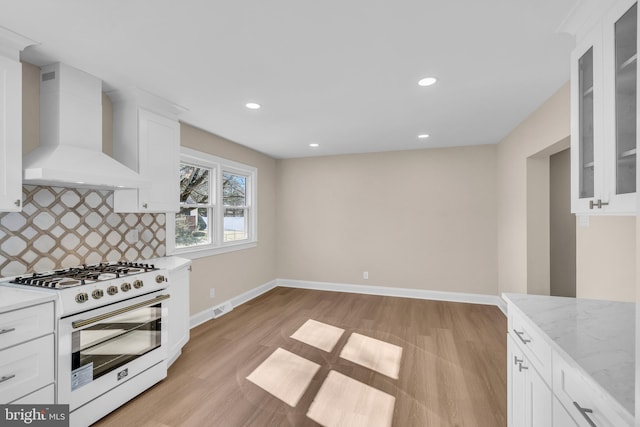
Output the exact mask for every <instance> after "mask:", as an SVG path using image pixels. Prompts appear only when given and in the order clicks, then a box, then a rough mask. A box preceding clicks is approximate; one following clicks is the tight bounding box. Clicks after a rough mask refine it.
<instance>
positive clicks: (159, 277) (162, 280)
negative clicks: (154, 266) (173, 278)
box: [156, 274, 167, 283]
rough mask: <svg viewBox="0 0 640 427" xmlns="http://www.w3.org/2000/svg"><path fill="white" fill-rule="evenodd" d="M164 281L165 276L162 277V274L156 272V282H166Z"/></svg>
mask: <svg viewBox="0 0 640 427" xmlns="http://www.w3.org/2000/svg"><path fill="white" fill-rule="evenodd" d="M166 281H167V279H166V277H164V276H163V275H162V274H158V275H157V276H156V283H162V282H166Z"/></svg>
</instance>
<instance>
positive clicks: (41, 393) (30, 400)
mask: <svg viewBox="0 0 640 427" xmlns="http://www.w3.org/2000/svg"><path fill="white" fill-rule="evenodd" d="M53 403H55V390H54V387H53V384H49V385H48V386H46V387H44V388H41V389H40V390H38V391H34V392H33V393H30V394H27V395H26V396H24V397H21V398H20V399H18V400H14V401H13V402H11V404H12V405H49V404H53Z"/></svg>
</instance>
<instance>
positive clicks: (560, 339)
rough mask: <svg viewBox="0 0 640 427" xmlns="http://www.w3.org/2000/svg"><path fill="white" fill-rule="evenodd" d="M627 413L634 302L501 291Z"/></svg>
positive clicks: (631, 406)
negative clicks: (505, 292)
mask: <svg viewBox="0 0 640 427" xmlns="http://www.w3.org/2000/svg"><path fill="white" fill-rule="evenodd" d="M503 298H504V299H505V300H506V301H507V303H509V309H511V307H512V305H513V306H515V307H516V309H517V310H519V311H521V312H522V314H524V315H525V316H526V317H528V318H529V319H530V320H531V321H532V322H533V323H534V324H535V325H537V326H538V328H540V330H541V331H542V332H543V333H544V334H545V335H546V336H547V338H548V341H549V344H550V345H551V346H552V348H553V349H554V350H556V351H558V352H559V353H560V354H562V355H563V356H565V358H566V356H568V357H569V358H571V359H573V360H574V361H575V362H576V363H577V365H578V366H579V367H580V368H581V369H582V370H583V371H584V373H586V374H587V375H589V376H590V377H591V378H592V379H593V380H594V381H595V382H596V383H597V384H598V385H600V387H601V388H603V389H604V390H605V391H607V392H608V393H609V394H610V395H611V396H612V397H613V398H614V399H615V400H617V401H618V402H619V403H620V404H621V405H622V407H623V408H625V409H626V410H627V411H628V412H629V414H631V415H633V414H634V413H635V341H636V330H635V323H636V304H635V303H627V302H614V301H600V300H590V299H583V298H565V297H549V296H541V295H525V294H503Z"/></svg>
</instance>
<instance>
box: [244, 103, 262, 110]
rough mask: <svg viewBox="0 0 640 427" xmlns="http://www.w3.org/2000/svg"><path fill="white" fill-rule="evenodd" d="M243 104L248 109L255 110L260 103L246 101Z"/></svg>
mask: <svg viewBox="0 0 640 427" xmlns="http://www.w3.org/2000/svg"><path fill="white" fill-rule="evenodd" d="M244 106H245V107H247V108H248V109H250V110H257V109H259V108H260V107H261V105H260V104H258V103H257V102H247V103H246V104H244Z"/></svg>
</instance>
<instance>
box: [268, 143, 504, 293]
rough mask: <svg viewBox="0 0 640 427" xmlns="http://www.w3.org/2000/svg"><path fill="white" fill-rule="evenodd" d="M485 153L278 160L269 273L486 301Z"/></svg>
mask: <svg viewBox="0 0 640 427" xmlns="http://www.w3.org/2000/svg"><path fill="white" fill-rule="evenodd" d="M495 150H496V147H495V146H493V145H491V146H476V147H465V148H449V149H425V150H418V151H401V152H390V153H376V154H361V155H343V156H332V157H319V158H318V157H316V158H304V159H291V160H280V161H278V180H277V188H278V209H277V210H278V217H277V224H278V225H277V228H278V241H277V245H278V277H280V278H285V279H298V280H311V281H324V282H335V283H349V284H363V285H380V286H393V287H406V288H416V289H427V290H439V291H454V292H470V293H484V294H494V295H495V294H496V293H497V274H496V265H497V260H496V235H497V233H496V213H497V212H496V203H497V200H496V185H495V183H496V173H495V171H496V153H495ZM363 271H368V272H369V279H368V280H364V279H363V278H362V273H363Z"/></svg>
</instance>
